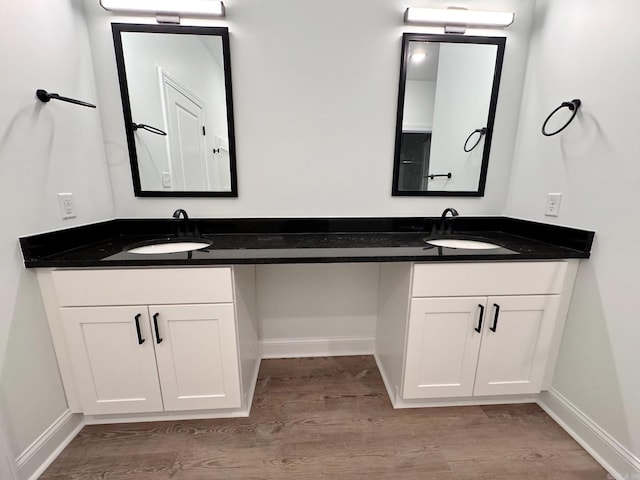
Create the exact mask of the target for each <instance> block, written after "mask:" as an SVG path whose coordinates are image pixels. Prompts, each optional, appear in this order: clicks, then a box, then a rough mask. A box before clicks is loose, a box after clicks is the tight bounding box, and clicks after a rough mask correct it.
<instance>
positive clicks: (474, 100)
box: [392, 33, 505, 197]
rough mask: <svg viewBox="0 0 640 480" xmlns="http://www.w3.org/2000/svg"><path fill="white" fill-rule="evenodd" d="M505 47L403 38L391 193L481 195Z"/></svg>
mask: <svg viewBox="0 0 640 480" xmlns="http://www.w3.org/2000/svg"><path fill="white" fill-rule="evenodd" d="M504 47H505V39H504V38H502V37H471V36H461V35H430V34H414V33H405V34H404V36H403V40H402V64H401V68H400V88H399V96H398V115H397V126H396V147H395V159H394V172H393V189H392V192H393V195H420V196H429V195H432V196H478V197H479V196H483V195H484V188H485V182H486V176H487V168H488V165H489V153H490V148H491V137H492V131H493V122H494V118H495V111H496V102H497V98H498V86H499V84H500V73H501V70H502V61H503V57H504Z"/></svg>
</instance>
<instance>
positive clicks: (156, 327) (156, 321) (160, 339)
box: [153, 313, 162, 343]
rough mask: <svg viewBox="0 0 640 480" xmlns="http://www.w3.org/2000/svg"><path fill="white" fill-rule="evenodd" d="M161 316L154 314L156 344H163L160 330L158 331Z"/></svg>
mask: <svg viewBox="0 0 640 480" xmlns="http://www.w3.org/2000/svg"><path fill="white" fill-rule="evenodd" d="M159 316H160V314H159V313H154V314H153V328H154V329H155V331H156V343H162V338H160V330H159V329H158V317H159Z"/></svg>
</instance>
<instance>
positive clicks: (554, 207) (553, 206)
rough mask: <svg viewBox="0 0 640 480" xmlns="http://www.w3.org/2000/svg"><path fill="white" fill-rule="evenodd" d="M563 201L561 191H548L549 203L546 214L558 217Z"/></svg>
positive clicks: (545, 210)
mask: <svg viewBox="0 0 640 480" xmlns="http://www.w3.org/2000/svg"><path fill="white" fill-rule="evenodd" d="M561 201H562V194H561V193H548V194H547V205H546V206H545V209H544V214H545V215H546V216H547V217H557V216H558V214H559V213H560V202H561Z"/></svg>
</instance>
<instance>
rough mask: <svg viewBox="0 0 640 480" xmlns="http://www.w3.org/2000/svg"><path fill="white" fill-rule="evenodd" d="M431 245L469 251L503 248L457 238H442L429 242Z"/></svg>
mask: <svg viewBox="0 0 640 480" xmlns="http://www.w3.org/2000/svg"><path fill="white" fill-rule="evenodd" d="M426 242H427V243H428V244H430V245H435V246H436V247H448V248H463V249H467V250H490V249H492V248H502V247H501V246H500V245H494V244H493V243H488V242H479V241H477V240H461V239H457V238H441V239H437V240H427V241H426Z"/></svg>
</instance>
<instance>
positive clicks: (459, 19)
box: [404, 7, 515, 33]
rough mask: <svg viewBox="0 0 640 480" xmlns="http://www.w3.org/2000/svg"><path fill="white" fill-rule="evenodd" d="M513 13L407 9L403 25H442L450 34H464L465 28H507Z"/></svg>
mask: <svg viewBox="0 0 640 480" xmlns="http://www.w3.org/2000/svg"><path fill="white" fill-rule="evenodd" d="M514 18H515V14H514V13H513V12H489V11H480V10H467V9H466V8H457V7H449V8H416V7H409V8H407V9H406V10H405V12H404V22H405V23H418V24H427V25H443V26H444V27H445V31H447V32H448V30H447V27H452V29H451V32H452V33H453V31H454V30H455V31H456V32H455V33H459V32H460V29H462V32H464V28H465V27H508V26H509V25H511V24H512V23H513V20H514Z"/></svg>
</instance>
